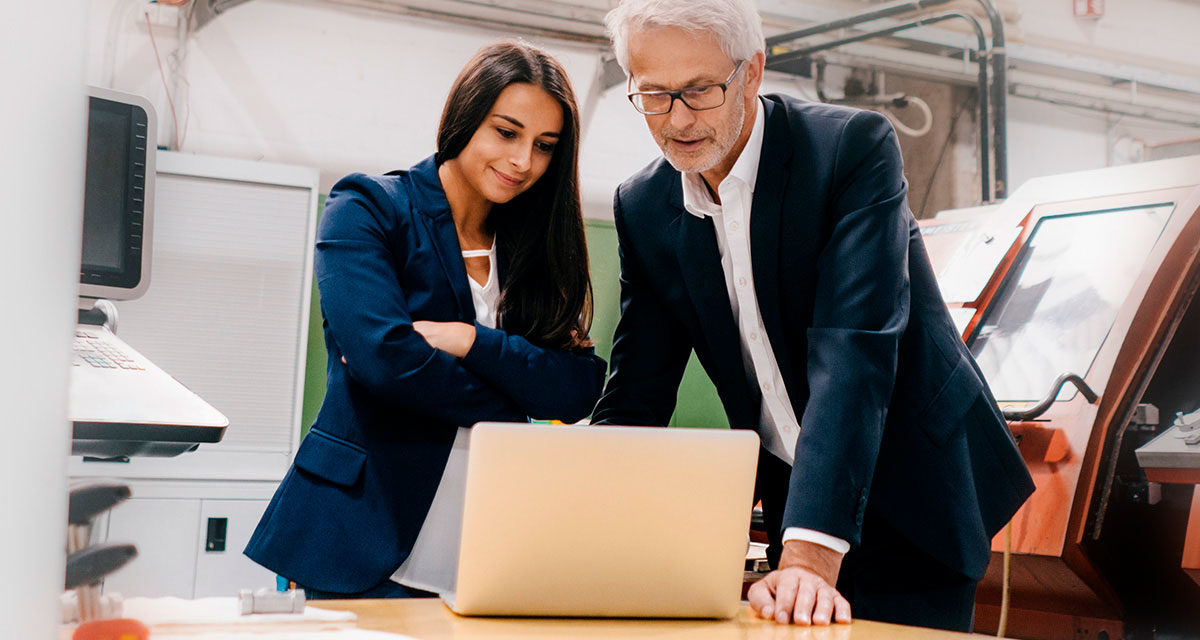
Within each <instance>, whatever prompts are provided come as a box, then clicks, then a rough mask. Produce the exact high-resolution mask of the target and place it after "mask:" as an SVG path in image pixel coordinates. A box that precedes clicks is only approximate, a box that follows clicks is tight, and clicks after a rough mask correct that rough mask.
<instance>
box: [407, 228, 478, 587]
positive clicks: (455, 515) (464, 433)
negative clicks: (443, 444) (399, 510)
mask: <svg viewBox="0 0 1200 640" xmlns="http://www.w3.org/2000/svg"><path fill="white" fill-rule="evenodd" d="M462 254H463V257H464V258H481V257H487V258H488V279H487V282H485V283H483V284H479V283H478V282H475V280H473V279H471V277H470V276H468V277H467V282H468V283H469V284H470V287H471V302H472V303H473V304H474V306H475V321H476V322H478V323H479V324H481V325H483V326H485V327H487V328H489V329H495V328H496V305H497V304H498V303H499V301H500V282H499V280H500V277H499V275H497V267H496V243H495V241H492V248H491V249H489V250H479V251H463V252H462ZM470 444H471V430H470V429H468V428H467V427H459V428H458V432H457V433H456V434H455V436H454V444H453V445H451V447H450V457H449V458H447V459H446V469H445V470H444V471H442V479H441V481H439V482H438V488H437V493H435V494H434V496H433V503H432V504H431V505H430V506H429V513H428V514H426V515H425V522H423V523H422V524H421V530H420V531H419V532H418V533H417V539H416V541H415V542H413V548H412V551H411V552H410V553H409V554H408V557H407V558H405V560H404V563H403V564H401V565H400V568H398V569H396V572H395V573H394V574H392V581H393V582H399V583H400V584H402V585H404V586H406V587H411V588H413V589H421V590H424V591H432V592H433V593H437V594H443V593H449V592H453V591H454V586H455V582H457V580H458V545H459V541H460V540H461V539H462V510H463V498H464V496H465V494H466V490H467V451H468V449H469V448H470Z"/></svg>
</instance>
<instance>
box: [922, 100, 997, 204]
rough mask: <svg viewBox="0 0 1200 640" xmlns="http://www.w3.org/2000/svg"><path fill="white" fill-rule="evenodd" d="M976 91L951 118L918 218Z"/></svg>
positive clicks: (923, 196)
mask: <svg viewBox="0 0 1200 640" xmlns="http://www.w3.org/2000/svg"><path fill="white" fill-rule="evenodd" d="M976 93H977V92H974V91H973V92H971V93H968V94H967V97H966V98H964V99H963V101H962V104H960V105H958V110H957V111H955V113H954V117H952V118H950V131H948V132H947V133H946V141H945V142H943V143H942V150H941V151H939V152H938V157H937V162H935V163H933V171H931V172H930V173H929V182H928V184H926V185H925V193H924V194H923V195H922V196H921V208H920V212H921V213H920V215H918V216H917V217H918V218H924V217H925V207H926V206H927V205H928V204H929V194H930V193H931V192H932V190H933V180H934V178H936V177H937V172H938V169H939V168H941V166H942V160H943V159H945V157H946V149H948V148H950V142H951V141H952V140H954V130H955V128H956V127H957V125H958V119H959V118H960V117H962V114H963V111H966V109H967V105H968V104H971V101H972V100H973V99H975V98H976ZM987 152H988V151H987V149H980V150H979V153H987ZM983 179H984V177H983V176H980V180H983Z"/></svg>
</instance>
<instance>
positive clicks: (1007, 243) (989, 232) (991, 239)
mask: <svg viewBox="0 0 1200 640" xmlns="http://www.w3.org/2000/svg"><path fill="white" fill-rule="evenodd" d="M1020 233H1021V228H1020V227H1008V226H1004V227H999V228H997V227H995V226H988V227H984V228H983V229H980V230H979V231H976V232H975V233H974V234H972V235H971V237H970V238H969V239H968V240H967V241H966V242H964V243H962V245H961V246H960V247H959V248H958V250H956V251H955V252H954V255H953V256H952V257H951V258H950V259H949V260H948V261H947V262H946V266H945V268H943V269H942V270H941V271H940V272H939V273H938V274H937V281H938V288H940V289H941V290H942V299H944V300H945V301H946V302H947V303H952V302H961V303H971V302H975V301H976V300H978V299H979V296H980V295H981V294H982V293H983V289H984V287H986V286H987V283H988V281H989V280H991V279H992V274H994V273H995V272H996V267H998V266H1000V261H1001V260H1003V259H1004V256H1005V254H1007V253H1008V250H1009V249H1011V248H1012V244H1013V241H1015V240H1016V239H1017V236H1018V235H1019V234H1020Z"/></svg>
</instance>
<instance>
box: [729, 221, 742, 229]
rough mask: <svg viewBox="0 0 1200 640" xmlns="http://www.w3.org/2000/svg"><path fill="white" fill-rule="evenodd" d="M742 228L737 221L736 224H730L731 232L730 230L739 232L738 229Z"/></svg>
mask: <svg viewBox="0 0 1200 640" xmlns="http://www.w3.org/2000/svg"><path fill="white" fill-rule="evenodd" d="M741 226H742V225H740V224H738V223H737V222H736V221H734V222H730V223H729V230H730V231H737V230H738V229H740V228H741Z"/></svg>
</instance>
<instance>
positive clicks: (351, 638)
mask: <svg viewBox="0 0 1200 640" xmlns="http://www.w3.org/2000/svg"><path fill="white" fill-rule="evenodd" d="M153 637H154V640H416V639H415V638H413V637H412V636H402V635H400V634H398V633H386V632H383V631H367V630H366V629H335V630H330V631H300V632H295V631H289V632H280V633H275V632H272V631H257V630H256V631H234V632H232V633H230V632H228V631H223V632H220V633H203V632H202V633H177V634H176V633H168V634H160V633H157V632H156V633H154V636H153Z"/></svg>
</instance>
